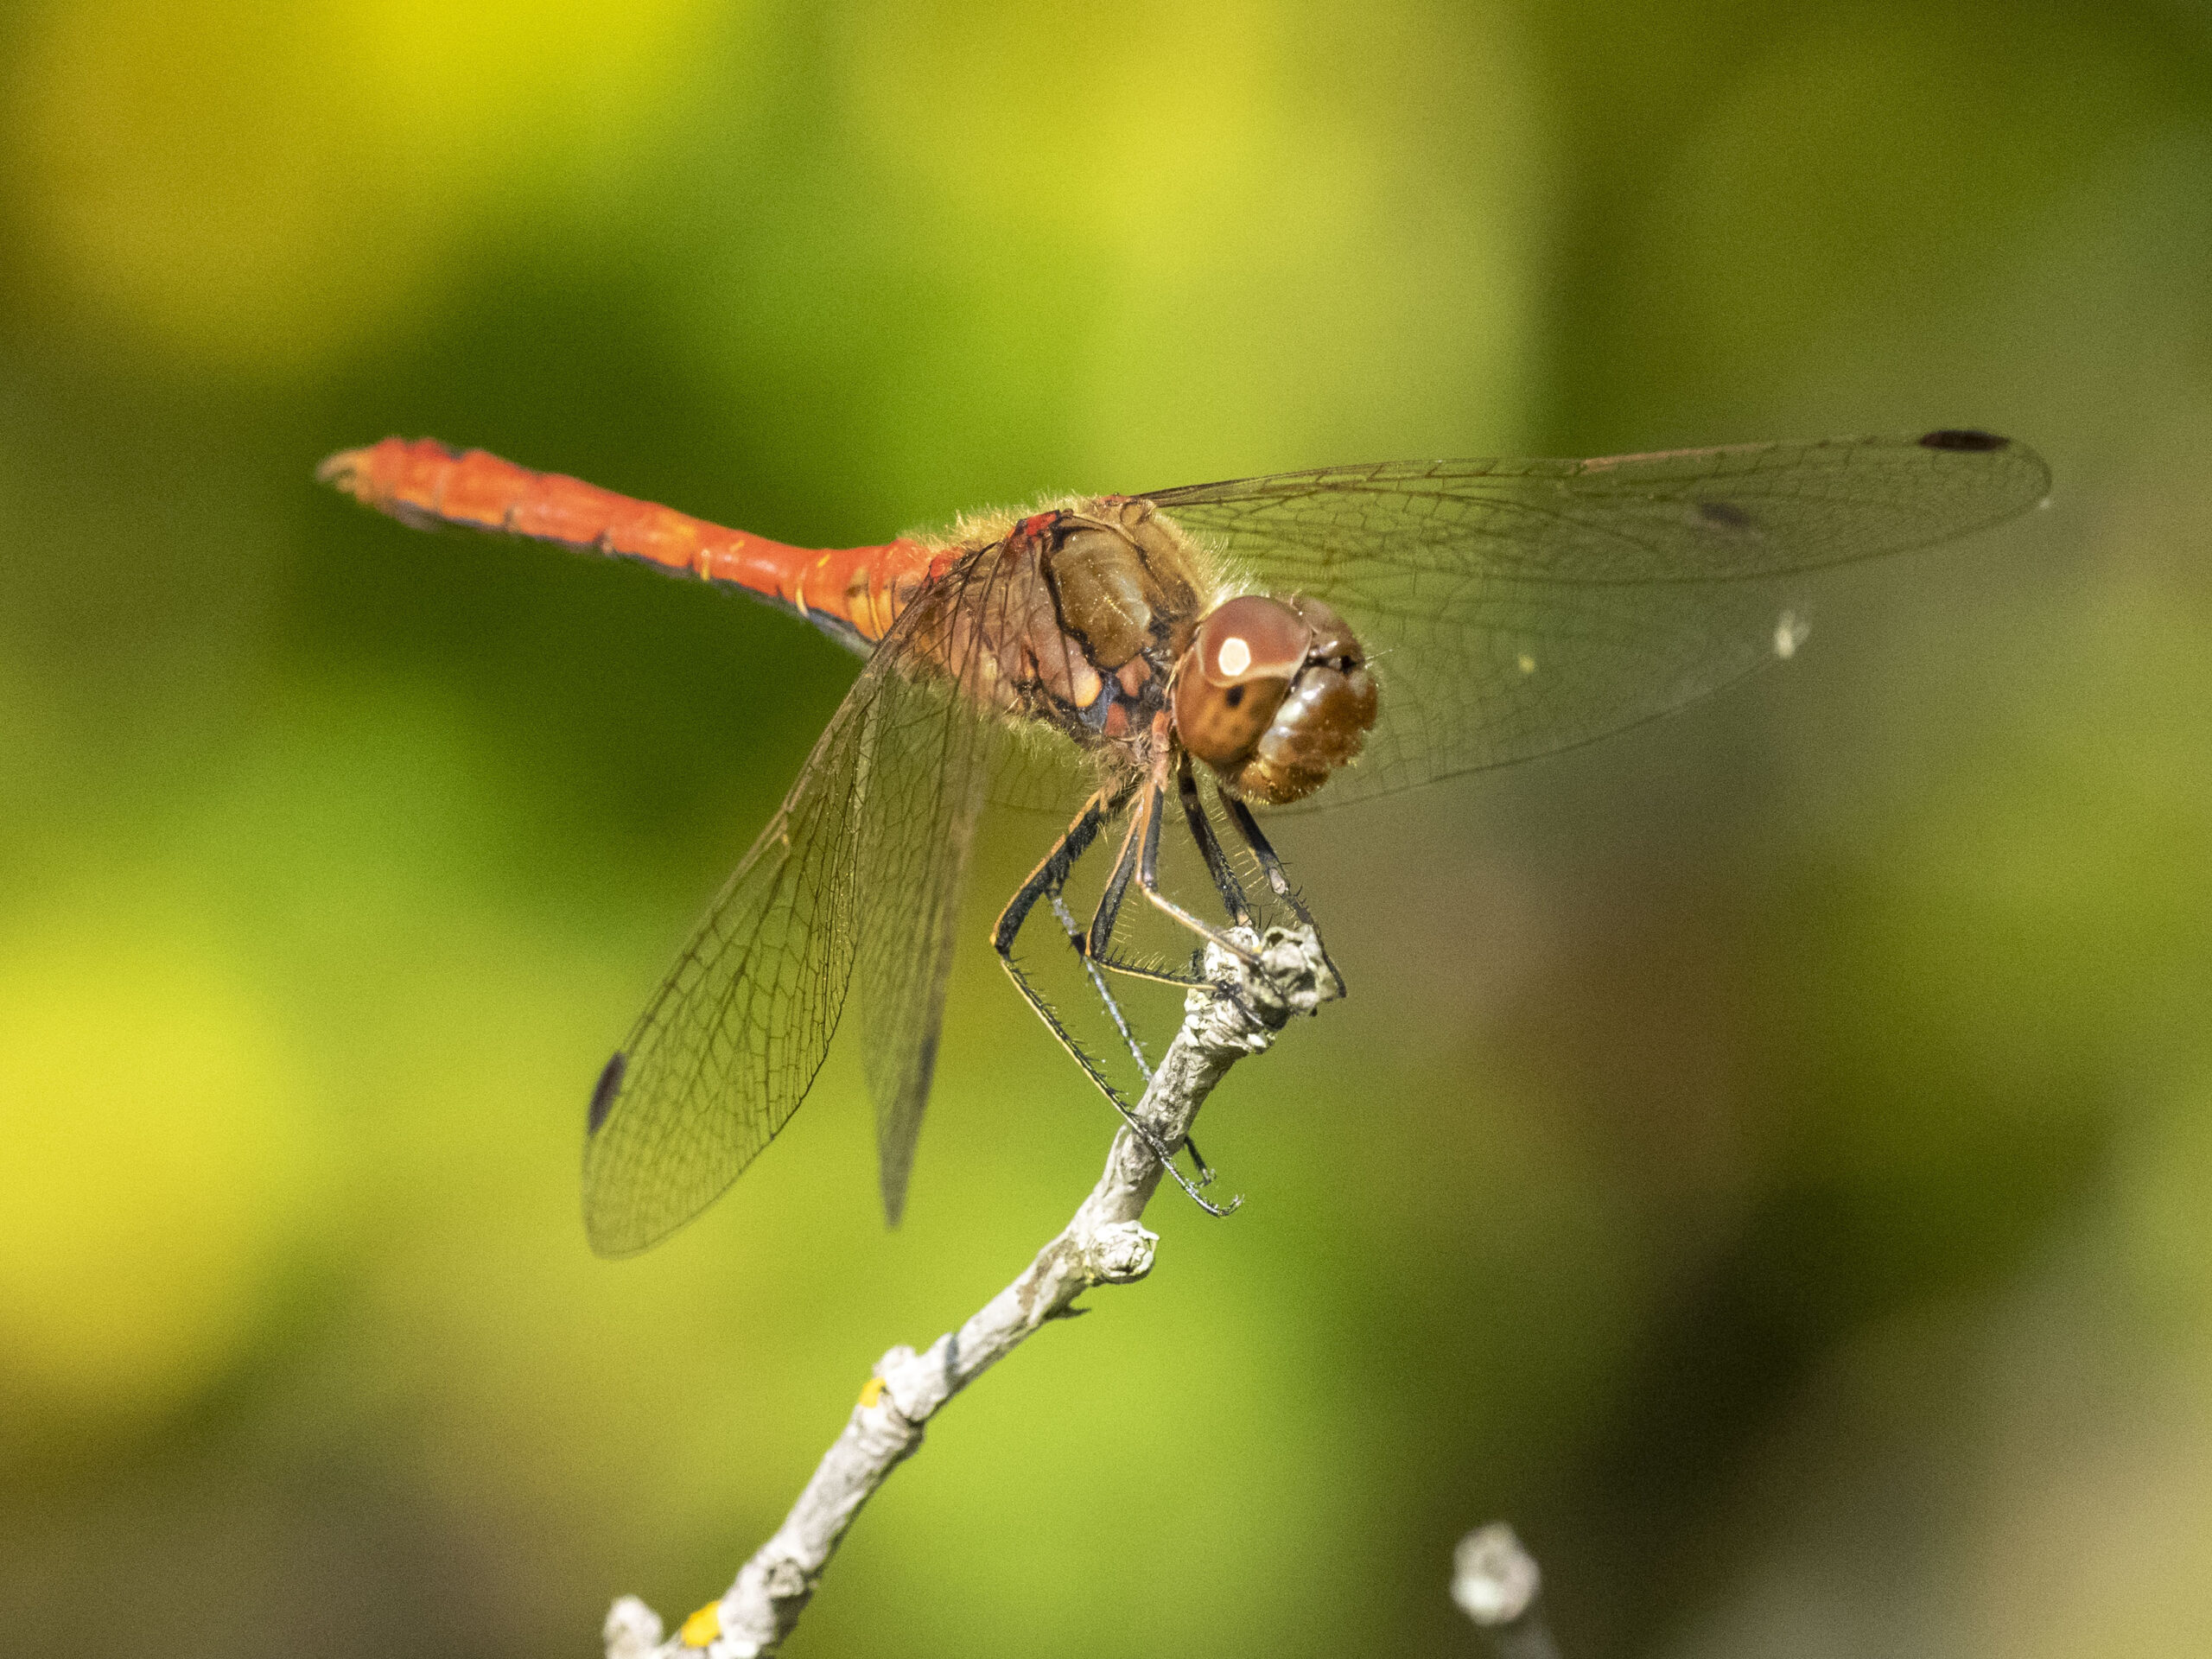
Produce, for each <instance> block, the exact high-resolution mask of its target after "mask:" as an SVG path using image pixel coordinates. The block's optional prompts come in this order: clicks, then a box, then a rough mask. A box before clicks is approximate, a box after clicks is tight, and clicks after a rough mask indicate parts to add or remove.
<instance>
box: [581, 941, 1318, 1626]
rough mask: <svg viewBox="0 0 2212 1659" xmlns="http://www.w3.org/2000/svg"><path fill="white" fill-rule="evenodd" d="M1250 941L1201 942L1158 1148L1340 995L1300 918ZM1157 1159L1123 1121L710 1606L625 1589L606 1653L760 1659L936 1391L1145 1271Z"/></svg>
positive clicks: (612, 1616) (610, 1621) (962, 1381)
mask: <svg viewBox="0 0 2212 1659" xmlns="http://www.w3.org/2000/svg"><path fill="white" fill-rule="evenodd" d="M1240 932H1241V937H1242V940H1243V943H1245V944H1248V945H1253V946H1256V947H1257V949H1258V951H1259V956H1260V963H1261V965H1260V968H1259V969H1257V970H1255V969H1251V968H1249V967H1248V966H1246V965H1245V964H1244V963H1242V962H1241V961H1240V960H1239V959H1238V958H1237V957H1236V956H1235V955H1233V954H1232V953H1231V952H1229V951H1226V950H1221V949H1220V948H1219V947H1218V946H1213V945H1209V946H1208V947H1207V950H1206V955H1205V964H1206V972H1207V974H1208V975H1209V976H1211V979H1212V981H1213V982H1212V983H1211V984H1207V985H1202V986H1197V987H1194V988H1192V990H1191V991H1190V993H1189V994H1188V995H1186V996H1185V998H1184V1000H1183V1025H1182V1029H1181V1030H1179V1032H1178V1033H1176V1035H1175V1040H1174V1041H1173V1043H1172V1044H1170V1045H1169V1046H1168V1049H1167V1052H1166V1053H1165V1054H1163V1055H1161V1056H1160V1065H1159V1066H1158V1067H1157V1068H1156V1069H1155V1070H1154V1072H1153V1074H1152V1080H1151V1084H1150V1086H1149V1087H1147V1089H1146V1090H1145V1092H1144V1096H1143V1098H1142V1099H1141V1100H1140V1101H1139V1102H1138V1103H1137V1105H1136V1107H1135V1116H1136V1117H1137V1118H1138V1120H1139V1121H1140V1122H1142V1123H1143V1124H1144V1126H1145V1128H1147V1130H1148V1131H1149V1132H1150V1133H1151V1135H1153V1137H1154V1139H1155V1141H1157V1142H1158V1143H1159V1144H1160V1146H1163V1147H1169V1148H1171V1149H1172V1148H1174V1147H1179V1146H1180V1145H1181V1144H1182V1142H1183V1141H1184V1140H1185V1138H1186V1137H1187V1136H1188V1135H1189V1134H1190V1129H1191V1120H1192V1118H1194V1117H1196V1116H1198V1108H1199V1107H1200V1106H1201V1105H1203V1104H1204V1103H1205V1098H1206V1096H1207V1095H1209V1094H1210V1093H1211V1092H1212V1090H1213V1088H1214V1085H1215V1084H1217V1083H1219V1082H1220V1081H1221V1079H1222V1078H1223V1077H1224V1076H1226V1075H1227V1073H1228V1071H1229V1068H1230V1066H1232V1065H1235V1064H1236V1062H1237V1061H1238V1060H1240V1059H1242V1058H1244V1057H1245V1056H1246V1055H1248V1054H1258V1053H1262V1052H1265V1051H1266V1050H1267V1048H1268V1045H1269V1044H1270V1043H1272V1042H1273V1041H1274V1035H1275V1033H1277V1032H1279V1031H1281V1029H1282V1027H1283V1025H1284V1024H1285V1022H1286V1021H1287V1020H1288V1019H1289V1018H1290V1016H1291V1015H1292V1014H1311V1013H1313V1011H1314V1010H1315V1009H1316V1008H1317V1007H1319V1006H1320V1004H1321V1003H1323V1002H1325V1001H1328V1000H1329V999H1330V998H1331V997H1332V996H1334V995H1338V989H1337V983H1336V980H1335V976H1333V975H1332V974H1330V973H1329V972H1328V971H1327V969H1326V962H1327V958H1326V957H1324V956H1323V955H1322V952H1321V945H1320V941H1319V939H1318V938H1316V937H1315V936H1314V933H1313V930H1312V929H1311V928H1305V927H1300V928H1270V929H1268V932H1267V934H1266V935H1265V937H1264V938H1259V937H1255V936H1254V935H1253V934H1252V933H1250V932H1249V931H1248V930H1240ZM1160 1174H1161V1169H1160V1160H1158V1159H1156V1158H1154V1156H1153V1154H1152V1153H1151V1152H1150V1151H1149V1150H1148V1149H1147V1147H1146V1146H1145V1144H1144V1142H1143V1141H1141V1139H1139V1137H1138V1136H1137V1135H1136V1134H1135V1132H1134V1131H1133V1130H1132V1129H1131V1128H1129V1126H1128V1124H1126V1123H1124V1124H1123V1125H1122V1127H1121V1128H1119V1129H1118V1130H1117V1131H1116V1134H1115V1136H1114V1142H1113V1145H1112V1147H1110V1148H1109V1151H1108V1152H1107V1154H1106V1169H1105V1173H1103V1174H1102V1175H1101V1176H1100V1177H1099V1178H1098V1184H1097V1185H1096V1186H1095V1187H1093V1188H1092V1189H1091V1192H1090V1197H1089V1198H1085V1199H1084V1201H1083V1205H1082V1207H1081V1208H1079V1209H1078V1210H1077V1211H1076V1212H1075V1217H1074V1218H1073V1219H1072V1220H1071V1221H1070V1222H1069V1223H1068V1224H1067V1225H1066V1226H1065V1228H1063V1229H1062V1230H1060V1233H1059V1236H1058V1237H1056V1238H1054V1239H1053V1240H1052V1243H1049V1244H1047V1245H1046V1246H1045V1248H1044V1249H1041V1250H1039V1252H1038V1253H1037V1256H1036V1259H1035V1260H1034V1261H1033V1262H1030V1264H1029V1265H1028V1267H1027V1268H1024V1269H1023V1270H1022V1272H1021V1274H1020V1276H1019V1277H1017V1278H1016V1279H1015V1280H1014V1282H1013V1283H1012V1284H1010V1285H1008V1286H1007V1287H1006V1288H1005V1289H1004V1290H1002V1291H1001V1292H1000V1293H999V1294H997V1295H995V1296H994V1297H993V1298H992V1299H991V1300H989V1301H988V1302H987V1303H985V1304H984V1306H983V1307H982V1309H981V1310H980V1311H979V1312H978V1313H976V1314H975V1315H974V1316H973V1317H972V1318H971V1319H969V1321H968V1322H967V1323H966V1324H965V1325H962V1326H961V1327H960V1329H959V1330H957V1332H948V1333H946V1334H945V1335H944V1336H941V1337H939V1338H938V1339H937V1340H936V1341H935V1342H933V1343H931V1344H930V1345H929V1346H928V1347H927V1348H925V1349H924V1350H923V1351H921V1352H919V1353H916V1352H915V1351H913V1350H912V1348H908V1347H905V1346H900V1347H897V1348H893V1349H892V1350H891V1351H890V1352H888V1353H887V1354H885V1355H884V1357H882V1358H881V1359H880V1360H878V1361H877V1362H876V1363H875V1369H874V1376H871V1377H870V1378H869V1379H868V1385H867V1386H866V1387H865V1388H863V1389H861V1397H860V1402H859V1403H858V1404H857V1405H855V1407H854V1408H853V1413H852V1415H851V1417H850V1418H849V1419H848V1420H847V1421H846V1423H845V1427H844V1431H843V1433H841V1434H839V1435H838V1437H837V1440H836V1443H835V1444H834V1445H832V1446H830V1448H829V1452H827V1453H826V1454H825V1455H824V1456H823V1459H822V1462H821V1463H820V1465H817V1468H816V1469H815V1471H814V1476H813V1478H812V1479H810V1480H809V1481H808V1482H807V1484H806V1488H805V1490H804V1491H802V1492H801V1493H800V1494H799V1497H798V1503H795V1504H793V1505H792V1507H791V1513H790V1515H789V1516H786V1517H785V1520H784V1524H783V1525H782V1526H781V1527H779V1529H777V1531H776V1534H775V1535H774V1536H773V1537H772V1538H770V1539H769V1540H768V1541H767V1542H766V1543H765V1544H763V1545H761V1547H760V1548H759V1549H758V1550H757V1551H755V1552H754V1553H753V1559H752V1560H748V1561H747V1562H746V1564H745V1565H744V1567H741V1569H739V1572H738V1574H737V1578H736V1580H735V1581H734V1583H732V1584H731V1586H730V1587H729V1588H728V1591H726V1592H724V1593H723V1595H722V1597H721V1599H720V1600H719V1601H715V1602H710V1603H709V1604H708V1605H706V1606H704V1607H702V1608H701V1609H700V1610H699V1611H697V1612H696V1613H694V1614H693V1615H692V1616H691V1617H690V1618H689V1619H687V1620H685V1621H684V1624H683V1628H682V1630H679V1631H678V1632H677V1635H676V1636H675V1637H670V1638H666V1639H664V1636H663V1626H662V1624H661V1621H660V1619H659V1618H658V1615H656V1614H655V1613H654V1612H653V1611H652V1609H651V1608H649V1607H647V1606H646V1605H645V1604H644V1603H643V1602H641V1601H639V1600H638V1599H636V1598H635V1597H631V1596H626V1597H624V1598H623V1599H621V1600H620V1601H618V1602H616V1603H615V1604H614V1606H613V1610H612V1611H610V1612H609V1613H608V1614H607V1624H606V1629H605V1631H604V1637H605V1640H606V1644H607V1659H655V1656H659V1659H675V1656H679V1655H696V1654H699V1653H700V1652H701V1651H702V1650H703V1651H704V1653H705V1655H706V1656H707V1659H760V1656H763V1655H766V1654H771V1653H773V1652H774V1651H775V1650H776V1649H777V1647H778V1646H779V1644H780V1643H782V1642H783V1640H784V1638H785V1637H786V1636H788V1635H789V1634H790V1633H791V1628H792V1627H793V1626H794V1625H795V1624H798V1617H799V1614H800V1613H801V1612H803V1611H804V1610H805V1607H806V1604H807V1602H808V1601H809V1599H811V1597H812V1596H813V1594H814V1591H815V1587H816V1586H817V1585H818V1584H819V1583H820V1582H821V1580H822V1574H823V1571H824V1570H825V1569H826V1568H827V1567H829V1558H830V1557H831V1556H832V1555H833V1554H836V1548H837V1545H838V1543H839V1541H841V1540H842V1538H843V1537H844V1535H845V1532H846V1529H848V1528H849V1527H850V1526H851V1525H852V1523H853V1517H854V1516H856V1515H857V1514H859V1513H860V1510H861V1505H862V1504H863V1503H867V1502H868V1498H869V1497H871V1496H873V1495H874V1492H875V1490H876V1489H877V1488H878V1487H879V1486H880V1485H882V1484H883V1483H884V1481H885V1480H886V1479H887V1478H889V1476H890V1474H891V1471H893V1469H895V1468H897V1467H898V1466H899V1464H900V1463H901V1462H902V1461H904V1460H905V1459H906V1458H908V1457H910V1456H912V1454H913V1452H914V1451H915V1449H916V1448H917V1447H918V1446H920V1445H921V1443H922V1429H923V1426H924V1425H925V1423H927V1422H928V1421H929V1420H930V1419H931V1417H932V1416H934V1415H936V1414H937V1413H938V1411H939V1410H941V1409H943V1408H944V1405H945V1402H948V1401H949V1400H950V1399H951V1398H952V1396H953V1395H956V1394H957V1393H959V1392H960V1390H961V1389H964V1388H966V1387H967V1386H968V1384H969V1383H972V1382H974V1381H975V1380H976V1378H977V1377H978V1376H982V1374H983V1372H984V1371H985V1370H988V1369H989V1368H990V1366H992V1365H993V1364H994V1363H996V1362H997V1361H998V1360H1000V1359H1001V1358H1002V1357H1005V1356H1006V1355H1007V1354H1008V1353H1011V1352H1012V1351H1014V1347H1015V1346H1016V1345H1017V1344H1020V1342H1021V1341H1022V1340H1023V1339H1024V1338H1027V1337H1028V1336H1029V1335H1031V1334H1032V1333H1033V1332H1036V1331H1037V1330H1039V1329H1040V1328H1041V1327H1042V1326H1043V1325H1045V1323H1046V1321H1047V1320H1049V1319H1057V1318H1059V1317H1061V1316H1062V1315H1064V1314H1065V1313H1068V1312H1069V1310H1070V1309H1071V1306H1073V1304H1074V1302H1075V1300H1076V1298H1077V1297H1078V1296H1080V1295H1082V1294H1083V1293H1084V1292H1085V1291H1087V1290H1090V1289H1091V1288H1093V1287H1096V1286H1099V1285H1122V1284H1129V1283H1132V1282H1134V1281H1136V1280H1139V1279H1141V1278H1143V1277H1144V1276H1145V1274H1147V1273H1148V1272H1150V1271H1151V1269H1152V1259H1153V1249H1154V1246H1155V1245H1156V1244H1157V1243H1159V1240H1158V1238H1157V1236H1155V1235H1154V1234H1152V1233H1149V1232H1147V1231H1146V1230H1145V1229H1144V1228H1143V1227H1141V1226H1140V1225H1139V1224H1138V1217H1141V1215H1142V1214H1143V1213H1144V1208H1145V1205H1146V1204H1147V1203H1148V1202H1149V1201H1150V1199H1151V1198H1152V1194H1153V1189H1154V1187H1156V1186H1158V1185H1160Z"/></svg>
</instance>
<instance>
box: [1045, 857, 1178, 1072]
mask: <svg viewBox="0 0 2212 1659" xmlns="http://www.w3.org/2000/svg"><path fill="white" fill-rule="evenodd" d="M1046 898H1047V899H1048V901H1049V902H1050V903H1051V905H1052V914H1053V915H1055V916H1057V917H1058V918H1059V919H1060V931H1062V932H1064V933H1065V934H1066V935H1067V936H1068V943H1069V944H1073V945H1075V946H1076V955H1077V957H1079V958H1081V960H1082V962H1083V971H1084V973H1086V974H1088V975H1090V983H1091V987H1092V988H1093V989H1095V990H1096V992H1097V993H1098V1000H1099V1001H1101V1002H1103V1003H1104V1004H1105V1005H1106V1014H1107V1017H1108V1018H1109V1019H1110V1020H1113V1022H1114V1029H1115V1030H1116V1031H1118V1032H1120V1033H1122V1041H1123V1042H1124V1043H1126V1044H1127V1045H1128V1050H1129V1058H1131V1059H1133V1060H1135V1062H1136V1063H1137V1070H1138V1071H1141V1072H1142V1073H1143V1074H1144V1080H1145V1081H1146V1082H1147V1083H1150V1082H1151V1081H1152V1063H1151V1062H1150V1061H1149V1060H1147V1059H1146V1058H1145V1057H1144V1046H1143V1045H1142V1044H1141V1043H1140V1042H1138V1041H1137V1038H1136V1033H1135V1032H1133V1031H1131V1030H1130V1029H1129V1022H1128V1020H1126V1019H1124V1018H1123V1017H1122V1005H1121V1004H1120V1003H1119V1002H1118V1001H1116V1000H1115V997H1114V993H1113V991H1112V990H1111V989H1110V988H1109V987H1108V986H1107V983H1106V976H1105V975H1103V974H1102V973H1100V972H1099V971H1098V964H1097V963H1095V962H1093V961H1092V960H1091V959H1090V952H1089V951H1087V950H1084V949H1083V947H1082V945H1081V944H1080V943H1079V941H1080V940H1081V939H1082V938H1083V932H1082V930H1081V929H1079V928H1078V927H1077V926H1076V925H1075V912H1072V911H1071V910H1070V909H1069V908H1068V901H1067V900H1066V899H1065V898H1063V897H1062V896H1061V895H1060V894H1058V893H1049V894H1047V895H1046Z"/></svg>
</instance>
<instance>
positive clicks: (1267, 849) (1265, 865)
mask: <svg viewBox="0 0 2212 1659" xmlns="http://www.w3.org/2000/svg"><path fill="white" fill-rule="evenodd" d="M1222 798H1223V799H1224V801H1225V802H1226V803H1227V804H1228V807H1229V821H1230V823H1233V824H1235V825H1236V833H1237V834H1238V835H1240V836H1243V837H1244V844H1245V845H1246V846H1248V847H1249V848H1250V849H1252V855H1253V856H1254V857H1255V858H1256V859H1258V860H1259V861H1260V868H1261V870H1262V872H1263V873H1264V874H1266V876H1267V878H1268V887H1270V888H1271V889H1273V891H1274V895H1275V897H1276V898H1278V899H1281V900H1282V901H1283V903H1285V904H1286V905H1288V906H1290V910H1291V913H1292V914H1293V915H1294V916H1296V917H1297V918H1298V919H1299V920H1300V922H1302V923H1304V924H1305V925H1306V926H1307V927H1309V928H1312V929H1313V943H1314V944H1315V945H1316V946H1317V947H1318V948H1319V950H1320V952H1321V963H1322V966H1324V967H1325V968H1326V969H1328V970H1329V972H1330V973H1331V974H1332V975H1333V976H1335V978H1336V982H1337V995H1338V996H1347V995H1351V986H1349V985H1347V984H1345V983H1344V975H1343V973H1342V972H1341V971H1339V969H1338V967H1337V964H1336V962H1335V960H1334V959H1333V958H1332V957H1331V956H1330V955H1329V947H1328V946H1327V944H1325V943H1323V941H1322V938H1321V930H1320V928H1319V926H1318V925H1315V923H1314V920H1313V912H1311V911H1309V910H1307V909H1306V905H1305V902H1304V901H1303V900H1302V899H1300V898H1299V896H1298V891H1297V889H1296V888H1294V887H1292V886H1291V885H1290V877H1289V875H1288V874H1286V873H1285V871H1284V869H1283V868H1282V860H1281V859H1280V858H1278V857H1277V856H1276V855H1275V849H1274V848H1273V847H1271V846H1269V845H1268V838H1267V837H1266V836H1263V835H1262V834H1261V833H1260V824H1259V820H1258V819H1256V818H1255V817H1253V816H1252V809H1251V808H1250V807H1249V806H1247V805H1245V804H1244V803H1243V802H1242V801H1240V800H1238V799H1237V798H1236V797H1235V796H1234V795H1230V794H1227V793H1225V792H1224V795H1223V797H1222Z"/></svg>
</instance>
